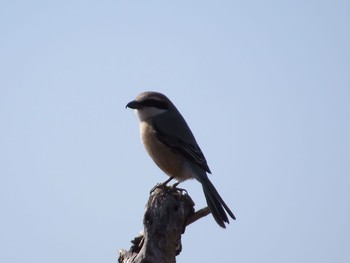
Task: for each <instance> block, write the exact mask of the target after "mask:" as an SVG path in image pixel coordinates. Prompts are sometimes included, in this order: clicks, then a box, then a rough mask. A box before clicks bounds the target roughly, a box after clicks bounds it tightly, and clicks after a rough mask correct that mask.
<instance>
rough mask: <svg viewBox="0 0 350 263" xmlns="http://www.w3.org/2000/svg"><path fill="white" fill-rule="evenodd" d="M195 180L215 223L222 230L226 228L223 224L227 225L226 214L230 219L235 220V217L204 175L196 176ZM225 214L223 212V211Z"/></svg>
mask: <svg viewBox="0 0 350 263" xmlns="http://www.w3.org/2000/svg"><path fill="white" fill-rule="evenodd" d="M196 179H197V180H198V181H199V182H200V183H201V184H202V187H203V192H204V195H205V199H206V200H207V204H208V207H209V209H210V211H211V213H212V215H213V217H214V219H215V221H216V222H217V223H218V224H219V226H221V227H222V228H226V226H225V223H229V220H228V217H227V214H226V212H227V213H228V214H229V215H230V217H231V218H232V219H234V220H236V217H235V216H234V214H233V213H232V211H231V210H230V208H229V207H228V206H227V205H226V203H225V202H224V200H223V199H222V198H221V196H220V195H219V193H218V191H217V190H216V189H215V187H214V185H213V184H212V182H210V180H209V178H208V176H207V175H206V174H201V176H196ZM224 209H225V210H226V212H225V210H224Z"/></svg>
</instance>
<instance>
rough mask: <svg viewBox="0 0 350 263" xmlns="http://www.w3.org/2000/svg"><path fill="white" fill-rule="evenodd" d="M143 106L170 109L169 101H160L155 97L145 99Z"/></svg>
mask: <svg viewBox="0 0 350 263" xmlns="http://www.w3.org/2000/svg"><path fill="white" fill-rule="evenodd" d="M141 104H142V106H144V107H154V108H157V109H164V110H166V109H168V108H169V106H168V103H166V102H164V101H160V100H155V99H147V100H144V101H143V102H142V103H141Z"/></svg>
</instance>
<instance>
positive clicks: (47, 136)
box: [0, 0, 350, 263]
mask: <svg viewBox="0 0 350 263" xmlns="http://www.w3.org/2000/svg"><path fill="white" fill-rule="evenodd" d="M349 14H350V4H349V1H117V0H114V1H111V0H102V1H65V0H63V1H62V0H61V1H36V0H34V1H18V0H12V1H1V3H0V37H1V41H0V75H1V77H0V125H1V127H0V160H1V165H0V262H4V263H5V262H6V263H19V262H35V263H44V262H45V263H47V262H50V263H56V262H57V263H62V262H65V263H77V262H84V263H90V262H91V263H94V262H105V263H106V262H117V251H118V250H119V249H122V248H125V249H129V247H130V242H129V241H130V240H131V239H132V238H133V237H134V236H136V235H137V234H138V232H139V231H140V230H141V229H142V228H143V227H142V217H143V212H144V206H145V204H146V202H147V200H148V197H149V190H150V189H151V188H152V187H153V186H154V185H155V184H156V183H158V182H161V181H164V180H165V179H166V178H167V177H166V176H165V175H164V174H162V172H161V171H160V170H159V169H158V168H157V167H156V166H155V165H154V164H153V162H152V161H151V159H150V158H149V157H148V156H147V154H146V152H145V151H144V149H143V146H142V144H141V142H140V138H139V130H138V120H137V118H136V116H135V115H134V113H133V112H132V111H131V110H126V109H125V105H126V103H127V102H129V101H130V100H132V99H134V97H135V96H136V95H137V94H138V93H140V92H142V91H146V90H156V91H160V92H163V93H165V94H166V95H168V97H170V98H171V99H172V101H173V102H174V103H175V104H176V105H177V107H178V108H179V110H180V111H181V112H182V114H183V115H184V117H185V118H186V120H187V122H188V123H189V125H190V127H191V128H192V131H193V132H194V134H195V136H196V138H197V141H198V143H199V144H200V146H201V148H202V150H203V152H204V154H205V156H206V158H207V160H208V164H209V166H210V168H211V170H212V172H213V175H211V176H210V178H211V180H212V182H213V183H214V184H215V185H216V187H217V189H218V190H219V192H220V193H221V195H222V196H223V198H224V199H225V201H226V202H227V203H228V204H229V206H230V207H231V208H232V210H233V212H234V213H235V214H236V216H237V220H236V221H235V222H231V224H230V225H229V226H228V228H227V229H226V230H223V229H221V228H220V227H218V226H217V224H216V223H215V221H214V220H213V218H212V217H211V216H208V217H206V218H204V219H202V220H200V221H198V222H196V223H195V224H193V225H191V226H190V227H188V229H187V231H186V234H185V235H184V236H183V237H182V241H183V251H182V253H181V255H180V256H179V257H178V258H177V260H178V262H187V263H188V262H269V263H271V262H287V263H288V262H308V263H309V262H318V263H323V262H338V263H342V262H344V263H345V262H346V263H348V262H350V249H349V248H350V223H349V222H350V150H349V149H350V140H349V134H350V118H349V116H350V106H349V105H350V48H349V47H350V15H349ZM181 186H182V187H184V188H186V189H187V190H188V192H189V194H190V195H191V196H192V198H193V199H194V201H195V202H196V207H197V208H201V207H203V206H204V205H205V199H204V196H203V193H202V190H201V187H200V185H199V184H198V183H197V182H195V181H189V182H185V183H184V184H182V185H181Z"/></svg>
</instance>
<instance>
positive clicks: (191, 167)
mask: <svg viewBox="0 0 350 263" xmlns="http://www.w3.org/2000/svg"><path fill="white" fill-rule="evenodd" d="M126 108H130V109H134V110H135V112H136V115H137V116H138V118H139V121H140V134H141V139H142V143H143V145H144V147H145V149H146V151H147V152H148V154H149V155H150V157H151V158H152V159H153V161H154V162H155V163H156V165H157V166H158V167H159V168H160V169H161V170H162V171H163V172H164V173H165V174H167V175H168V176H169V177H170V178H169V179H168V180H167V181H166V183H168V182H169V181H170V180H171V179H173V178H175V179H176V180H177V181H178V183H180V182H182V181H185V180H187V179H196V180H197V181H198V182H199V183H201V185H202V188H203V192H204V196H205V199H206V201H207V204H208V207H209V210H210V212H211V214H212V215H213V217H214V219H215V221H216V222H217V224H218V225H219V226H221V227H222V228H226V225H225V223H227V224H228V223H229V219H228V216H227V214H228V215H229V216H230V217H231V218H232V219H234V220H235V219H236V217H235V216H234V214H233V213H232V211H231V210H230V208H229V207H228V206H227V205H226V203H225V202H224V200H223V199H222V197H221V196H220V194H219V193H218V191H217V190H216V188H215V187H214V185H213V184H212V182H211V181H210V180H209V178H208V175H207V173H209V174H211V171H210V168H209V166H208V164H207V161H206V159H205V157H204V154H203V152H202V150H201V148H200V147H199V145H198V143H197V141H196V139H195V137H194V135H193V133H192V131H191V129H190V128H189V126H188V125H187V123H186V121H185V119H184V118H183V116H182V115H181V113H180V112H179V111H178V109H177V108H176V106H175V105H174V104H173V103H172V102H171V100H170V99H169V98H168V97H167V96H165V95H164V94H162V93H159V92H155V91H146V92H142V93H141V94H139V95H138V96H137V97H136V98H135V99H134V100H133V101H130V102H129V103H127V105H126ZM225 211H226V212H225Z"/></svg>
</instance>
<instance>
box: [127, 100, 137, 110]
mask: <svg viewBox="0 0 350 263" xmlns="http://www.w3.org/2000/svg"><path fill="white" fill-rule="evenodd" d="M125 108H130V109H139V108H141V104H140V102H138V101H136V100H133V101H130V102H129V103H128V104H126V106H125Z"/></svg>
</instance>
